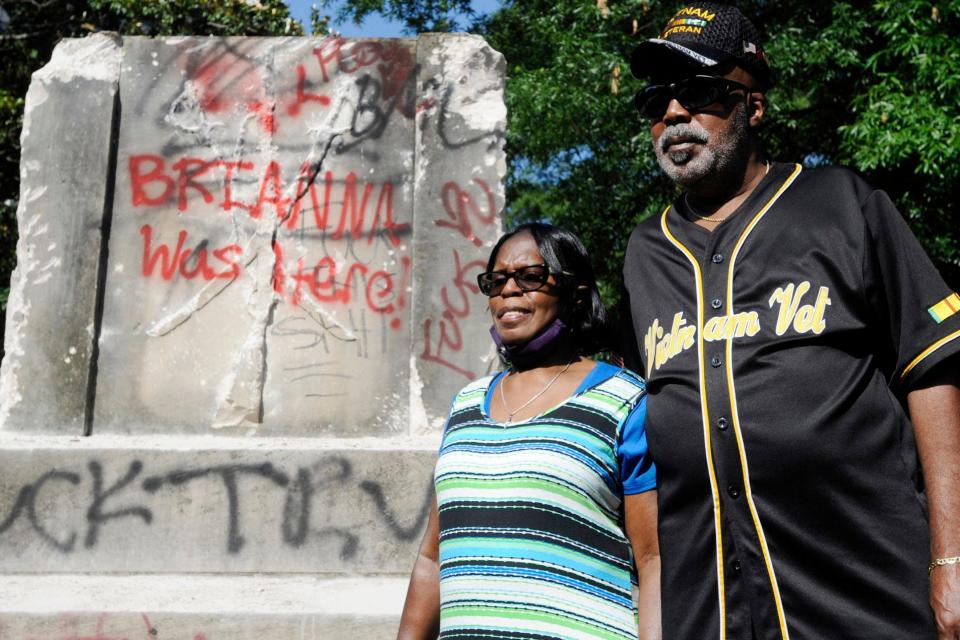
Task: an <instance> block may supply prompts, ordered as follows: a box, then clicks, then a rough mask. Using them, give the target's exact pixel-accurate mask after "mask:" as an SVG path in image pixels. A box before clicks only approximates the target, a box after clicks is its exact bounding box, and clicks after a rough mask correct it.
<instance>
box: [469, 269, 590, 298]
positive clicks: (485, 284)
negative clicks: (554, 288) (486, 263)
mask: <svg viewBox="0 0 960 640" xmlns="http://www.w3.org/2000/svg"><path fill="white" fill-rule="evenodd" d="M550 274H551V271H550V267H548V266H547V265H545V264H531V265H527V266H526V267H520V268H519V269H517V270H516V271H485V272H483V273H481V274H480V275H478V276H477V286H479V287H480V292H481V293H482V294H483V295H485V296H489V297H491V298H492V297H493V296H498V295H500V294H501V293H502V292H503V288H504V287H505V286H507V281H508V280H510V278H513V281H514V282H516V283H517V287H519V288H520V291H524V292H527V291H536V290H537V289H540V288H542V287H543V285H545V284H547V280H549V279H550ZM554 275H564V276H572V275H573V274H572V273H567V272H566V271H563V272H561V273H560V274H554Z"/></svg>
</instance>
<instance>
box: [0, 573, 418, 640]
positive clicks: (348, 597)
mask: <svg viewBox="0 0 960 640" xmlns="http://www.w3.org/2000/svg"><path fill="white" fill-rule="evenodd" d="M186 578H187V577H185V576H179V575H165V576H149V577H138V576H125V577H111V578H109V579H104V578H101V577H97V576H70V575H53V576H12V577H10V578H5V580H4V581H3V583H0V640H19V639H26V638H30V639H31V640H81V639H86V640H155V639H157V638H161V639H166V640H264V639H267V640H347V639H353V638H358V639H360V638H362V639H363V640H381V639H382V640H387V639H388V638H392V637H394V636H395V634H396V627H397V619H398V617H399V613H400V609H401V606H402V602H403V595H404V591H405V589H406V580H403V579H399V578H394V579H389V580H381V581H379V582H377V583H376V584H370V581H369V580H357V579H320V578H306V577H290V576H284V577H283V578H271V577H260V576H244V577H231V578H229V579H226V578H222V577H216V576H200V577H197V576H190V577H189V579H186Z"/></svg>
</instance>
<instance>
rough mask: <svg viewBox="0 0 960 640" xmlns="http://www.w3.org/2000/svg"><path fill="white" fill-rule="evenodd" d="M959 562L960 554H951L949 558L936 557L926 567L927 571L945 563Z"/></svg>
mask: <svg viewBox="0 0 960 640" xmlns="http://www.w3.org/2000/svg"><path fill="white" fill-rule="evenodd" d="M958 563H960V556H952V557H950V558H937V559H936V560H934V561H933V562H931V563H930V566H929V567H927V572H928V573H929V572H930V571H933V570H934V569H935V568H937V567H942V566H943V565H945V564H958Z"/></svg>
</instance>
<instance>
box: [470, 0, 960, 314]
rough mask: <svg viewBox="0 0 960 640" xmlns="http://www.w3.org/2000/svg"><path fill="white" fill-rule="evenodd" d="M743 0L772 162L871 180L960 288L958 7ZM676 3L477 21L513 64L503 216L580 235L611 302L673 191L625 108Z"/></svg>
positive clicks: (521, 3)
mask: <svg viewBox="0 0 960 640" xmlns="http://www.w3.org/2000/svg"><path fill="white" fill-rule="evenodd" d="M739 5H740V7H741V8H742V9H743V10H744V12H746V13H747V14H748V15H751V16H755V17H756V20H755V21H756V23H757V25H758V27H760V29H761V31H762V32H764V33H766V34H767V53H768V57H769V60H770V63H771V65H772V66H773V68H774V69H775V73H776V80H775V82H776V84H775V86H774V88H773V90H771V91H770V93H769V96H768V97H769V100H770V104H771V110H770V112H769V118H768V121H769V122H768V124H767V125H766V127H765V131H764V132H763V136H764V140H765V144H766V148H767V150H768V152H769V155H770V157H772V158H773V159H777V160H784V161H803V162H805V163H806V164H808V165H817V164H843V165H846V166H850V167H852V168H854V169H856V170H858V171H860V172H861V173H863V174H864V175H866V177H867V178H868V179H869V180H871V181H872V182H873V183H874V184H876V185H878V186H880V187H882V188H884V189H886V190H887V191H888V192H889V193H890V194H891V196H892V197H893V198H894V199H895V201H896V202H897V203H898V206H899V207H900V209H901V211H902V212H903V213H904V215H905V216H906V217H907V218H908V221H909V223H910V225H911V226H912V228H913V229H914V231H915V232H916V233H917V235H918V236H919V237H920V239H921V242H922V243H923V244H924V246H925V247H926V249H927V250H928V252H929V253H930V255H931V256H932V257H933V259H934V261H935V262H936V263H937V266H938V267H939V268H940V270H941V272H942V273H943V274H944V276H945V277H947V279H948V281H949V282H950V283H951V284H952V285H953V287H954V288H955V289H958V288H960V238H958V233H957V230H958V229H960V215H958V212H957V200H958V198H957V196H958V193H957V192H958V185H960V179H958V178H960V162H958V160H960V158H958V157H957V156H958V155H960V134H958V131H960V129H958V127H960V74H958V73H957V69H958V68H960V0H948V1H946V2H935V3H931V2H923V1H920V0H898V1H897V2H894V1H892V0H889V1H888V0H884V1H875V2H856V1H846V2H843V1H841V2H831V3H824V2H809V1H804V2H790V3H783V2H770V1H768V0H755V1H752V2H749V1H743V2H740V3H739ZM679 6H681V5H680V3H674V2H649V1H645V0H606V1H604V0H599V1H598V0H571V1H570V2H563V3H556V2H546V1H543V0H508V1H507V2H505V3H504V6H503V9H502V10H501V11H499V12H497V13H495V14H493V15H491V16H490V17H489V18H487V19H485V20H484V21H483V22H481V23H480V24H478V25H477V26H476V28H477V29H478V30H480V31H481V32H483V33H484V34H485V35H486V36H487V38H488V39H489V41H490V42H491V44H492V45H493V46H494V47H495V48H497V49H499V50H500V51H501V52H502V53H504V55H505V56H506V58H507V61H508V69H509V71H508V84H507V102H508V107H509V114H510V115H509V118H510V120H509V126H508V152H509V154H510V174H509V178H508V180H509V181H508V203H509V205H508V213H509V216H510V217H511V219H512V221H515V222H518V221H523V220H531V219H547V220H551V221H553V222H556V223H558V224H561V225H565V226H568V227H570V228H572V229H574V230H576V231H577V232H578V233H580V234H581V235H582V236H583V238H584V240H585V242H586V243H587V245H588V247H589V249H590V250H591V254H592V255H593V256H594V259H595V261H596V264H597V267H598V271H599V274H600V276H601V279H602V282H603V284H604V288H605V290H606V291H605V293H606V294H607V295H608V298H615V296H616V291H617V283H618V280H619V268H620V265H621V263H622V258H623V251H624V247H625V244H626V241H627V239H628V236H629V233H630V230H631V229H632V228H633V226H634V224H635V223H636V222H637V221H639V220H640V219H643V218H645V217H647V216H649V215H652V214H654V213H655V212H659V211H660V210H662V208H663V207H664V206H665V205H666V204H667V203H668V202H669V200H670V198H671V196H672V194H673V190H672V187H671V185H670V184H669V183H668V181H667V180H666V179H665V177H664V176H663V175H662V173H661V172H660V170H659V169H658V167H657V166H656V163H655V160H654V158H653V152H652V150H651V148H650V137H649V133H648V127H647V124H646V123H645V122H643V121H642V120H641V119H640V118H639V117H638V116H637V115H636V114H635V112H634V111H633V108H632V98H633V95H634V93H635V92H636V91H637V90H638V89H639V88H640V87H641V83H640V82H639V81H637V80H634V79H633V78H632V77H630V73H629V67H628V64H627V60H628V56H629V53H630V51H631V50H632V48H633V47H634V46H635V45H636V44H637V43H638V42H640V41H641V40H642V39H645V38H648V37H653V36H655V35H656V34H657V32H658V31H659V29H660V28H661V27H662V25H664V24H665V23H666V21H667V20H668V19H669V17H670V15H671V14H672V13H673V12H674V11H676V9H677V8H679ZM798 223H802V222H800V221H798Z"/></svg>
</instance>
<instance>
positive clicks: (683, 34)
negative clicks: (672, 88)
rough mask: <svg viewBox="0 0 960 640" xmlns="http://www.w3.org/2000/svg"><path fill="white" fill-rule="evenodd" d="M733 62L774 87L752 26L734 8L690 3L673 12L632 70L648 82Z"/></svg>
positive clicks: (637, 53)
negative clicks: (648, 79) (659, 77)
mask: <svg viewBox="0 0 960 640" xmlns="http://www.w3.org/2000/svg"><path fill="white" fill-rule="evenodd" d="M730 62H733V63H736V64H737V65H739V66H741V67H743V68H744V69H746V70H747V71H749V72H750V73H751V74H752V75H753V77H755V78H756V79H757V80H758V81H759V82H761V83H762V84H763V85H764V86H769V85H770V67H769V66H768V65H767V58H766V55H765V54H764V51H763V46H762V45H761V44H760V34H759V33H758V32H757V28H756V27H754V26H753V23H752V22H750V20H749V19H747V17H746V16H744V15H743V14H742V13H740V10H739V9H738V8H736V7H734V6H731V5H728V4H721V3H719V2H691V3H689V4H687V5H686V6H685V7H683V8H682V9H680V10H679V11H677V13H676V14H674V16H673V18H671V19H670V22H668V23H667V26H666V27H664V29H663V32H662V33H661V34H660V37H658V38H651V39H650V40H647V41H646V42H643V43H641V44H640V45H638V46H637V47H636V48H635V49H634V50H633V54H632V55H631V56H630V70H631V71H632V72H633V75H634V76H635V77H637V78H642V79H645V78H651V77H657V76H663V75H668V74H671V73H673V72H674V71H677V70H685V71H693V72H695V73H696V72H702V71H703V70H705V69H706V70H709V69H710V68H712V67H717V66H722V65H723V64H724V63H730Z"/></svg>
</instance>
